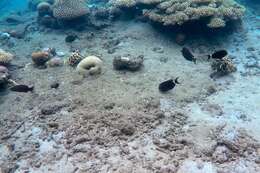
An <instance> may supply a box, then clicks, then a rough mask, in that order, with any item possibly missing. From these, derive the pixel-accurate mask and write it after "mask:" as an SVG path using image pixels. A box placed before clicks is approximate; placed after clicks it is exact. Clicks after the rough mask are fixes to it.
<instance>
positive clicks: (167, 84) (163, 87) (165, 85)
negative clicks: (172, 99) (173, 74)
mask: <svg viewBox="0 0 260 173" xmlns="http://www.w3.org/2000/svg"><path fill="white" fill-rule="evenodd" d="M178 79H179V77H177V78H176V79H175V80H174V81H173V80H172V79H170V80H167V81H164V82H162V83H160V85H159V90H160V91H161V92H166V91H169V90H171V89H173V88H174V87H175V86H176V84H180V82H179V81H178Z"/></svg>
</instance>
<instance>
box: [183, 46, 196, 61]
mask: <svg viewBox="0 0 260 173" xmlns="http://www.w3.org/2000/svg"><path fill="white" fill-rule="evenodd" d="M181 52H182V55H183V57H184V58H185V59H186V60H188V61H193V62H194V63H195V64H196V58H194V55H193V54H192V53H191V51H190V50H189V49H188V48H187V47H183V48H182V50H181Z"/></svg>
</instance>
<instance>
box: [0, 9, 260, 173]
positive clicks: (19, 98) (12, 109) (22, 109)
mask: <svg viewBox="0 0 260 173" xmlns="http://www.w3.org/2000/svg"><path fill="white" fill-rule="evenodd" d="M27 16H28V18H30V17H31V16H30V15H27ZM32 16H33V15H32ZM30 19H31V18H30ZM32 19H33V20H35V19H34V17H32ZM28 23H30V22H28ZM259 23H260V22H259V18H257V17H256V16H254V15H252V14H247V16H246V17H245V20H244V23H243V28H241V30H238V31H236V32H235V33H233V34H232V35H230V36H229V37H227V38H221V37H219V38H218V39H217V38H216V40H214V41H212V40H211V41H210V42H208V41H207V40H204V39H194V40H190V41H188V42H187V44H186V45H187V46H189V47H191V48H192V50H193V51H194V52H195V54H196V55H198V54H199V55H202V54H207V53H208V52H210V51H213V50H216V49H221V48H226V49H228V50H229V51H230V54H231V55H232V57H233V58H234V59H233V60H234V62H235V63H236V65H237V67H238V71H237V72H236V73H233V74H230V75H228V76H226V77H222V78H218V79H216V80H213V79H212V78H210V73H212V70H211V67H210V62H209V61H205V60H201V61H199V62H198V63H197V64H194V63H192V62H189V61H187V60H185V59H184V58H183V56H182V55H181V48H182V47H181V46H179V45H177V44H176V43H175V42H174V39H173V38H171V37H169V36H167V35H166V34H162V33H160V32H159V31H158V30H156V29H154V28H153V27H152V26H151V25H149V24H148V23H142V22H137V21H116V22H114V23H113V24H111V25H110V26H108V27H106V28H104V29H101V30H94V29H89V30H87V31H81V32H77V31H63V30H51V29H46V28H43V27H40V26H38V25H37V24H36V23H35V22H31V24H30V25H31V26H30V28H31V30H30V32H28V33H27V34H26V36H25V38H23V39H14V40H13V43H12V44H11V45H12V46H10V44H4V43H1V44H2V45H1V48H3V49H5V50H8V51H10V52H12V53H14V54H15V55H16V58H15V59H14V60H13V62H12V63H13V66H12V68H11V73H12V78H13V79H14V80H16V81H18V82H20V83H26V84H33V85H34V86H35V90H34V92H33V93H15V92H10V91H6V92H2V93H1V98H0V110H1V112H0V136H1V138H0V139H1V141H0V142H1V143H0V172H1V173H2V172H3V173H6V172H8V173H9V172H15V173H25V172H28V173H29V172H32V173H41V172H42V173H46V172H55V173H59V172H63V173H74V172H75V173H83V172H84V173H85V172H87V173H96V172H104V173H109V172H113V173H114V172H115V173H127V172H129V173H130V172H131V173H132V172H133V173H146V172H147V173H150V172H156V173H259V172H260V165H259V164H260V148H259V147H260V143H259V140H260V135H259V134H260V126H259V124H260V102H259V100H260V92H259V91H260V80H259V77H260V70H259V69H260V63H259V60H260V43H259V39H260V31H259V28H260V25H259ZM26 24H27V23H24V24H21V27H22V26H24V25H26ZM5 27H6V26H4V25H2V26H1V28H5ZM10 27H11V26H10ZM16 28H19V26H16ZM70 32H73V33H76V34H77V35H78V37H79V39H77V40H76V41H75V42H73V43H71V44H68V43H65V41H64V38H65V36H66V35H67V34H68V33H70ZM47 47H53V48H55V49H56V50H57V51H59V52H64V53H65V55H66V56H64V60H65V59H66V57H68V56H69V54H70V52H71V51H72V50H75V49H79V50H80V51H81V53H82V54H83V55H86V56H87V55H97V56H99V57H100V58H101V59H102V60H103V71H102V74H101V75H99V76H96V77H87V78H82V77H81V76H80V75H78V74H77V73H76V71H75V69H74V68H71V67H69V66H67V65H64V66H61V67H55V68H50V67H49V68H46V69H38V68H35V67H34V66H33V65H32V64H31V58H30V55H31V53H32V52H34V51H35V50H41V49H43V48H47ZM126 54H129V55H130V56H133V57H137V56H139V55H143V56H144V67H143V68H142V70H140V71H137V72H122V71H116V70H114V69H113V64H112V62H113V58H114V57H115V56H117V55H122V56H123V55H126ZM252 61H255V63H256V64H255V65H254V66H252V65H251V64H252ZM175 77H180V80H181V84H180V85H177V86H176V88H174V90H172V91H170V92H168V93H166V94H162V93H160V92H159V91H158V84H159V83H160V82H162V81H164V80H167V79H169V78H175ZM54 82H58V83H59V84H60V86H59V88H58V89H52V88H51V87H50V85H51V84H52V83H54Z"/></svg>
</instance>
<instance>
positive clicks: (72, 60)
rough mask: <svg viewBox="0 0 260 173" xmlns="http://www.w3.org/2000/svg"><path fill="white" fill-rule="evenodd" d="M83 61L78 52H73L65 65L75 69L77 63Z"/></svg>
mask: <svg viewBox="0 0 260 173" xmlns="http://www.w3.org/2000/svg"><path fill="white" fill-rule="evenodd" d="M82 59H84V57H83V56H82V55H81V54H80V52H79V51H78V50H76V51H75V52H73V53H72V54H71V55H70V57H69V58H68V60H67V64H68V65H70V66H72V67H75V66H77V65H78V63H79V62H80V61H81V60H82Z"/></svg>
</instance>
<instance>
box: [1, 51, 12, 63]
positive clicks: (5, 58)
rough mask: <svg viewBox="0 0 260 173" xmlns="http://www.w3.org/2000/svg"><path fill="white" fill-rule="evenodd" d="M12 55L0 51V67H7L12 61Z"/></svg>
mask: <svg viewBox="0 0 260 173" xmlns="http://www.w3.org/2000/svg"><path fill="white" fill-rule="evenodd" d="M13 58H14V55H13V54H11V53H9V52H6V51H4V50H2V49H0V65H8V64H10V63H11V61H12V60H13Z"/></svg>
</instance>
